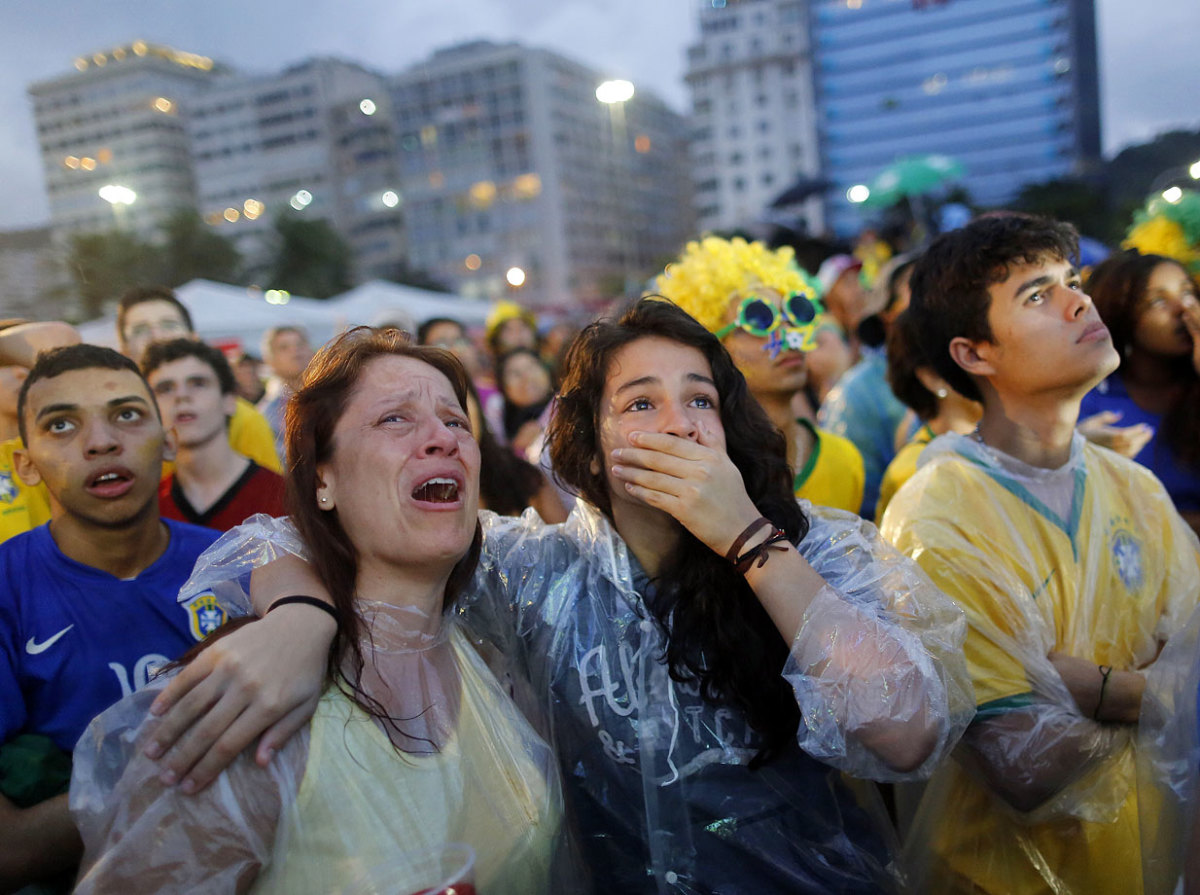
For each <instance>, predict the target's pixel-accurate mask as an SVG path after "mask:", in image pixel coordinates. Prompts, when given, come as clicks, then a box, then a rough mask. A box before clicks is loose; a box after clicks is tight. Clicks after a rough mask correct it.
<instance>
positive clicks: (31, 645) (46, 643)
mask: <svg viewBox="0 0 1200 895" xmlns="http://www.w3.org/2000/svg"><path fill="white" fill-rule="evenodd" d="M73 627H75V626H74V625H67V626H66V627H65V628H63V629H62V630H61V631H59V632H58V633H57V634H55V635H54V636H53V637H51V638H50V639H49V640H43V641H42V642H41V643H38V642H37V640H36V639H34V638H33V637H30V638H29V642H28V643H26V644H25V652H27V653H29V655H31V656H36V655H37V654H38V653H44V652H45V651H46V650H48V649H50V647H52V646H54V644H55V643H57V642H58V638H60V637H62V636H63V635H64V634H66V633H67V632H68V631H70V630H71V629H72V628H73Z"/></svg>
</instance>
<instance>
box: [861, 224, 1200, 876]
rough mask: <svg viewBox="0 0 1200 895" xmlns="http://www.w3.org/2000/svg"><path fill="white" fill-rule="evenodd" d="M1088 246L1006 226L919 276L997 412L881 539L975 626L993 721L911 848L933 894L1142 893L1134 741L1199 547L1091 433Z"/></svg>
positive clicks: (1098, 361) (940, 330)
mask: <svg viewBox="0 0 1200 895" xmlns="http://www.w3.org/2000/svg"><path fill="white" fill-rule="evenodd" d="M1077 240H1078V237H1077V234H1076V233H1075V230H1074V228H1072V227H1071V226H1070V225H1069V224H1063V223H1059V222H1057V221H1051V220H1046V219H1044V218H1036V217H1030V216H1027V215H1018V214H994V215H988V216H985V217H982V218H980V219H978V220H976V221H973V222H972V223H971V224H969V225H968V226H966V227H964V228H962V229H960V230H956V231H953V232H951V233H947V234H944V235H942V236H940V237H939V238H938V239H937V240H935V241H934V242H933V243H932V244H931V245H930V247H929V248H928V249H927V250H926V252H925V254H924V255H923V256H922V257H921V259H920V260H919V261H917V263H916V265H915V267H914V269H913V275H912V281H911V287H912V304H911V305H910V307H909V310H908V313H909V314H911V315H913V320H914V322H915V323H916V324H917V325H918V326H919V328H920V332H921V341H922V348H923V350H924V353H925V355H926V356H927V357H928V358H929V359H930V361H931V363H932V364H933V366H934V368H935V369H936V370H937V372H938V374H939V375H940V376H942V378H943V379H945V380H946V381H947V382H948V383H949V384H950V385H951V386H952V387H953V388H954V389H955V390H956V391H958V392H959V393H960V394H962V395H966V396H967V397H970V398H974V399H975V400H978V401H980V402H981V403H982V404H983V408H984V410H983V418H982V419H981V420H980V423H979V426H978V428H977V429H976V430H975V432H974V433H972V434H971V435H957V434H953V433H951V434H947V435H942V436H940V437H938V438H936V439H934V441H933V442H931V443H930V444H929V446H928V447H926V448H925V451H924V452H923V453H922V456H921V461H920V466H919V468H918V471H917V473H916V475H915V476H913V478H911V479H910V480H909V481H908V482H907V483H906V484H905V485H904V486H903V487H902V488H901V489H900V491H899V492H898V493H897V495H896V496H895V498H893V500H892V502H891V503H890V504H889V505H888V509H887V512H886V514H885V515H884V518H883V522H882V527H881V531H882V532H883V535H884V537H886V538H888V539H889V540H891V541H892V542H893V543H894V544H895V545H896V546H897V547H898V548H899V549H900V550H901V551H902V552H904V553H907V554H908V555H909V556H911V557H912V558H914V559H915V560H916V561H917V562H918V564H920V565H921V567H922V568H923V569H924V570H925V571H926V572H928V573H929V575H930V577H931V578H932V579H933V580H934V583H935V584H937V585H938V586H939V587H940V588H941V589H942V590H943V591H944V592H945V593H946V594H948V595H949V596H950V597H952V598H953V599H954V600H955V601H956V602H957V603H958V604H959V606H960V607H961V608H962V609H963V611H964V612H965V613H966V616H967V624H968V634H967V640H966V643H965V644H964V652H965V653H966V658H967V666H968V669H969V671H970V673H971V680H972V684H973V685H974V688H975V699H976V706H977V709H976V716H975V720H974V722H973V723H972V725H971V727H970V728H969V729H968V731H967V734H966V735H965V736H964V738H963V742H964V744H965V748H963V749H960V750H959V752H958V753H957V754H956V757H955V760H954V761H951V762H947V763H946V765H945V766H944V767H943V768H941V769H940V770H939V771H938V772H937V773H936V774H935V776H934V778H933V779H932V780H931V781H930V783H929V786H928V788H927V789H926V790H925V793H924V796H923V798H922V800H921V805H920V809H919V810H918V812H917V814H916V819H915V820H914V823H913V826H912V830H911V832H910V834H909V842H908V846H909V852H910V854H909V857H910V858H913V859H916V860H915V862H914V863H915V869H916V872H917V874H918V875H917V877H916V879H915V880H914V891H922V892H939V893H941V892H945V893H972V895H1034V893H1042V892H1051V891H1053V892H1061V893H1068V895H1076V893H1087V895H1140V893H1141V892H1142V891H1143V888H1142V865H1141V858H1140V851H1141V846H1140V840H1139V818H1138V811H1139V805H1138V785H1139V784H1138V779H1137V774H1136V773H1135V750H1136V744H1135V739H1134V735H1135V734H1136V732H1137V724H1138V719H1139V717H1140V714H1141V703H1142V693H1143V691H1144V689H1145V677H1144V674H1145V672H1146V669H1147V668H1148V667H1149V666H1150V665H1152V664H1153V663H1154V662H1155V660H1156V659H1157V657H1158V654H1159V651H1160V650H1161V649H1162V647H1163V645H1164V644H1165V643H1166V641H1167V639H1168V638H1169V637H1170V636H1171V635H1172V634H1173V633H1174V632H1175V631H1177V630H1178V629H1179V628H1180V626H1181V624H1182V622H1183V621H1184V620H1185V619H1186V618H1187V617H1188V616H1189V615H1190V614H1191V611H1192V609H1193V608H1194V607H1195V606H1196V604H1197V602H1198V601H1200V543H1197V540H1196V537H1195V535H1194V534H1193V532H1192V531H1191V530H1190V529H1189V528H1188V526H1187V525H1186V524H1185V523H1184V521H1183V519H1182V518H1181V517H1180V516H1179V514H1178V513H1177V512H1176V511H1175V508H1174V506H1173V505H1172V502H1171V500H1170V498H1169V497H1168V495H1167V493H1166V490H1165V489H1164V488H1163V486H1162V484H1161V483H1160V482H1159V481H1158V480H1157V479H1156V478H1154V476H1153V474H1151V473H1150V471H1149V470H1147V469H1146V468H1145V467H1142V466H1140V465H1139V464H1137V463H1134V462H1133V461H1132V460H1129V459H1126V458H1125V457H1122V456H1119V455H1118V454H1116V453H1114V452H1112V451H1110V450H1107V449H1105V448H1101V447H1097V446H1096V445H1093V444H1091V443H1089V442H1086V441H1085V440H1084V439H1083V437H1082V436H1081V435H1079V434H1078V433H1077V432H1076V423H1077V421H1078V417H1079V407H1080V402H1081V401H1082V399H1083V396H1084V395H1085V394H1086V393H1087V392H1088V390H1089V389H1091V388H1092V387H1093V386H1094V385H1095V384H1096V383H1097V382H1099V381H1100V380H1101V379H1103V378H1104V377H1105V376H1107V375H1109V374H1110V373H1111V372H1112V371H1113V370H1114V369H1115V368H1116V367H1117V364H1118V363H1119V362H1120V358H1119V356H1118V354H1117V352H1116V351H1115V350H1114V349H1113V344H1112V340H1111V338H1110V336H1109V332H1108V330H1107V328H1106V327H1105V325H1104V323H1103V322H1102V321H1101V319H1100V315H1099V314H1098V313H1097V311H1096V308H1095V306H1094V305H1093V304H1092V301H1091V299H1090V298H1089V297H1088V296H1087V294H1086V293H1085V292H1084V291H1083V287H1082V284H1081V281H1080V278H1079V272H1078V270H1077V269H1076V268H1075V265H1074V263H1073V261H1072V259H1073V258H1074V257H1075V256H1076V255H1077V254H1078V241H1077ZM1143 810H1144V808H1143Z"/></svg>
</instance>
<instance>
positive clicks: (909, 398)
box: [887, 311, 938, 422]
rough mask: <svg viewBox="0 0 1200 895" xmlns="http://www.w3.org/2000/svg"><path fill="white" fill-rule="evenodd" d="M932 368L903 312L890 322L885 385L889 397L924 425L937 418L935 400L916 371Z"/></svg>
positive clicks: (936, 403)
mask: <svg viewBox="0 0 1200 895" xmlns="http://www.w3.org/2000/svg"><path fill="white" fill-rule="evenodd" d="M932 366H933V365H932V364H930V363H929V361H928V359H927V358H926V357H925V353H924V352H923V351H922V350H921V339H920V333H918V332H917V326H916V323H915V322H914V321H913V317H912V315H911V314H909V313H908V311H904V312H902V313H901V314H899V315H898V316H897V317H896V319H895V320H893V321H892V328H891V331H890V332H889V333H888V337H887V381H888V385H889V386H891V388H892V394H893V395H895V396H896V397H897V398H899V399H900V400H901V401H902V402H903V403H904V405H905V406H907V407H910V408H912V410H913V412H914V413H915V414H916V415H917V416H919V417H920V418H921V420H922V421H924V422H928V421H929V420H931V419H933V418H934V417H935V416H937V414H938V399H937V395H935V394H934V393H933V392H931V391H930V390H929V389H927V388H926V387H925V384H924V383H922V382H921V380H920V379H919V378H918V377H917V370H919V369H921V368H922V367H926V368H928V367H932Z"/></svg>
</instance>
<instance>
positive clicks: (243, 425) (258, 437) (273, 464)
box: [229, 398, 283, 473]
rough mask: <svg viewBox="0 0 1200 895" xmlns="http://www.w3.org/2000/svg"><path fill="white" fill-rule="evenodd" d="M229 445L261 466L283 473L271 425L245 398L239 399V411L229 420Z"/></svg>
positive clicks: (234, 412)
mask: <svg viewBox="0 0 1200 895" xmlns="http://www.w3.org/2000/svg"><path fill="white" fill-rule="evenodd" d="M229 444H230V445H231V446H232V447H233V449H234V450H235V451H237V452H238V453H239V454H241V455H242V456H244V457H249V458H250V459H251V460H253V461H254V462H255V463H257V464H258V465H259V466H262V467H264V468H266V469H269V470H271V472H280V473H281V472H283V464H281V463H280V462H279V454H278V453H277V452H276V450H275V433H274V432H272V431H271V424H270V423H268V422H267V418H266V417H265V416H263V415H262V414H261V413H260V412H259V411H258V410H257V409H256V408H255V407H254V405H253V404H251V403H250V402H249V401H246V400H245V399H243V398H238V399H237V409H236V410H234V411H233V416H232V417H230V419H229Z"/></svg>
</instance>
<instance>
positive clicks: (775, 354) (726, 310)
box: [656, 236, 864, 513]
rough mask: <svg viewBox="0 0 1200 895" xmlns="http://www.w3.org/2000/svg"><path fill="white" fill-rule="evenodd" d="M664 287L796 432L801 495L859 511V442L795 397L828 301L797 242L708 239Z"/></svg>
mask: <svg viewBox="0 0 1200 895" xmlns="http://www.w3.org/2000/svg"><path fill="white" fill-rule="evenodd" d="M656 288H657V292H658V294H659V295H661V296H663V297H664V298H667V299H669V300H670V301H672V302H674V303H675V304H677V305H678V306H679V307H680V308H682V309H683V310H685V311H687V313H689V314H690V315H691V316H692V317H694V318H695V319H696V320H698V321H699V322H700V323H701V324H702V325H703V326H704V327H705V328H706V329H708V330H709V332H711V333H713V334H714V335H716V337H717V338H718V339H720V340H721V342H722V344H723V345H724V346H725V348H726V349H727V350H728V351H729V354H730V355H731V356H732V357H733V360H734V363H735V364H737V367H738V369H739V370H740V371H741V373H742V375H743V376H745V377H746V385H747V386H749V388H750V392H751V393H752V394H753V395H754V397H755V398H756V399H758V402H759V404H761V405H762V407H763V410H765V411H766V412H767V416H769V417H770V418H771V421H772V422H773V423H774V424H775V425H776V426H778V427H779V429H780V431H782V432H783V434H784V436H785V437H786V438H787V445H788V456H787V459H788V464H789V465H790V466H791V467H792V469H793V470H795V481H794V491H795V494H796V496H797V497H803V498H805V499H806V500H809V501H812V502H813V503H815V504H818V505H821V506H829V507H837V508H839V509H843V510H848V511H849V512H852V513H857V512H858V511H859V508H860V507H861V506H862V497H863V481H864V472H863V460H862V455H861V454H860V453H859V451H858V448H856V447H855V446H854V444H853V443H852V442H850V441H849V440H848V439H846V438H843V437H842V436H840V435H834V434H833V433H832V432H827V431H825V430H823V429H819V428H817V427H816V426H815V425H814V424H813V422H812V420H810V419H806V418H803V417H800V418H798V417H797V416H796V415H795V414H794V413H793V412H792V399H793V398H794V397H795V396H796V394H797V393H799V392H800V391H802V390H803V389H804V386H805V384H806V383H807V381H808V365H807V361H806V359H805V353H806V352H807V351H810V350H811V349H812V348H813V347H814V344H815V343H814V334H815V330H816V327H817V326H818V325H819V324H820V320H821V317H820V315H821V311H822V308H821V303H820V298H819V295H818V288H819V287H818V285H817V284H816V283H815V281H813V280H812V279H810V278H809V277H808V275H807V274H806V273H805V272H804V270H803V269H802V268H800V267H799V266H798V265H797V264H796V262H795V258H794V255H793V253H792V250H791V248H788V247H784V248H780V249H770V248H768V247H767V246H766V245H764V244H763V243H761V242H747V241H746V240H744V239H740V238H735V239H732V240H728V239H722V238H720V237H716V236H706V237H705V238H703V239H702V240H700V241H698V242H689V243H688V244H687V246H686V247H685V249H684V251H683V254H682V255H680V257H679V258H678V259H677V260H675V261H674V262H672V263H671V264H669V265H667V268H666V270H665V271H664V272H663V274H662V275H661V276H659V277H658V280H657V283H656Z"/></svg>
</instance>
